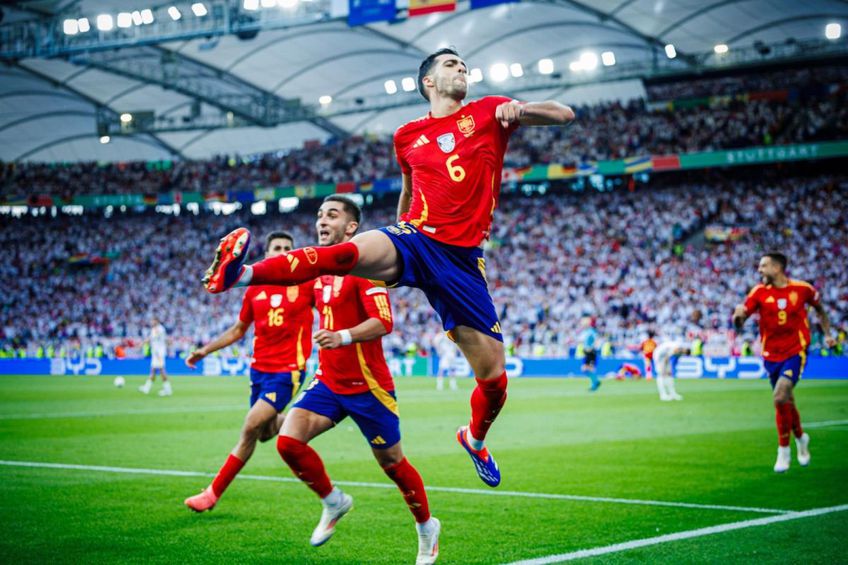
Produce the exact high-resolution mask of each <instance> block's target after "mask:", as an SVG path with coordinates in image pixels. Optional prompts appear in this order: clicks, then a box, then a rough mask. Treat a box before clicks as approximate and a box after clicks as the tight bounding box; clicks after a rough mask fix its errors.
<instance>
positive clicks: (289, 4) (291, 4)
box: [277, 0, 300, 10]
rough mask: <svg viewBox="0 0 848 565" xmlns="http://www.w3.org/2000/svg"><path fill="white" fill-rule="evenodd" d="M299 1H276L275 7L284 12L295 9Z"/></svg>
mask: <svg viewBox="0 0 848 565" xmlns="http://www.w3.org/2000/svg"><path fill="white" fill-rule="evenodd" d="M299 1H300V0H277V6H279V7H280V8H283V9H285V10H292V9H294V8H296V7H297V3H298V2H299Z"/></svg>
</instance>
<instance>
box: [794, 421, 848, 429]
mask: <svg viewBox="0 0 848 565" xmlns="http://www.w3.org/2000/svg"><path fill="white" fill-rule="evenodd" d="M845 425H848V420H827V421H825V422H810V423H809V424H805V423H804V422H801V427H803V428H811V429H815V428H826V427H828V426H845Z"/></svg>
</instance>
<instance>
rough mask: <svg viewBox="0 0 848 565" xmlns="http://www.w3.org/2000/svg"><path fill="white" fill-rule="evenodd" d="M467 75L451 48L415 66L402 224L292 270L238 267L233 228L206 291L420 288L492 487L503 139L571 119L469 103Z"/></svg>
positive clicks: (239, 240)
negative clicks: (447, 340)
mask: <svg viewBox="0 0 848 565" xmlns="http://www.w3.org/2000/svg"><path fill="white" fill-rule="evenodd" d="M467 75H468V68H467V66H466V64H465V61H463V60H462V59H461V58H460V56H459V55H458V54H457V52H456V51H454V50H452V49H440V50H439V51H436V52H435V53H432V54H431V55H429V56H428V57H427V58H425V59H424V61H422V63H421V65H420V67H419V70H418V90H419V92H420V93H421V95H422V96H423V97H424V98H425V99H426V100H427V101H428V102H429V104H430V112H428V114H427V115H426V116H423V117H421V118H419V119H417V120H413V121H411V122H409V123H407V124H405V125H403V126H401V127H400V128H399V129H398V130H397V132H395V137H394V145H395V153H396V154H397V159H398V162H399V164H400V168H401V172H402V189H401V195H400V199H399V203H398V220H399V221H398V223H397V224H395V225H393V226H388V227H385V228H382V229H379V230H372V231H369V232H365V233H362V234H359V235H357V236H356V237H355V238H353V240H352V241H349V242H344V243H341V244H338V245H332V246H328V247H320V248H317V249H313V248H307V249H296V250H295V251H293V252H292V253H291V256H292V257H293V258H296V259H297V262H296V264H295V263H294V262H290V261H283V260H280V258H276V259H271V260H267V261H263V262H260V263H257V264H255V265H250V266H243V265H242V263H243V262H244V248H245V246H246V245H247V244H248V242H249V238H250V234H249V232H248V231H247V230H246V229H244V228H240V229H238V230H235V231H234V232H232V233H230V234H229V235H227V236H226V237H225V238H224V239H222V240H221V243H220V244H219V246H218V250H217V254H216V258H215V261H214V262H213V264H212V266H211V267H210V268H209V269H208V270H207V272H206V275H205V277H204V284H205V285H206V289H207V290H208V291H209V292H213V293H215V292H223V291H225V290H227V289H229V288H231V287H233V286H245V285H250V284H297V283H300V282H303V281H306V280H309V279H312V278H314V277H316V276H320V275H347V274H353V275H355V276H358V277H363V278H367V279H371V280H379V281H383V282H386V283H388V284H389V285H392V286H395V285H397V286H411V287H416V288H420V289H422V290H423V291H424V293H425V294H426V295H427V298H428V300H429V301H430V304H431V305H432V306H433V308H434V309H435V310H436V312H438V314H439V316H440V317H441V320H442V325H443V327H444V329H445V330H446V331H449V332H451V335H452V336H453V338H454V339H455V341H456V344H457V345H458V346H459V349H460V350H461V351H462V353H463V354H464V355H465V357H466V359H467V360H468V363H469V365H470V366H471V369H472V370H473V372H474V376H475V377H476V380H477V386H476V387H475V389H474V391H473V392H472V394H471V420H470V423H469V425H468V426H462V427H460V429H459V430H458V431H457V440H458V441H459V442H460V444H461V445H462V446H463V447H464V448H465V450H466V451H467V452H468V454H469V455H470V456H471V459H472V462H473V463H474V466H475V469H476V470H477V474H478V475H479V476H480V478H481V479H482V480H483V481H484V482H485V483H486V484H488V485H489V486H493V487H494V486H497V485H498V484H500V480H501V478H500V470H499V468H498V466H497V463H496V462H495V460H494V458H493V457H492V455H491V453H490V452H489V451H488V448H487V446H485V445H484V440H485V438H486V435H487V433H488V431H489V428H490V427H491V425H492V423H493V422H494V420H495V418H496V417H497V415H498V413H499V412H500V410H501V407H502V406H503V404H504V402H505V401H506V386H507V377H506V371H505V365H506V356H505V353H504V346H503V336H502V335H501V327H500V322H499V321H498V317H497V313H496V311H495V307H494V303H493V302H492V297H491V296H490V295H489V291H488V287H487V282H486V273H485V268H486V260H485V258H484V256H483V250H482V248H481V245H482V243H483V242H484V241H485V240H486V239H487V238H488V237H489V234H490V231H491V225H492V220H493V216H494V212H495V209H496V208H497V205H498V199H499V197H500V185H501V172H502V170H503V160H504V154H505V152H506V148H507V142H508V141H509V137H510V135H511V134H512V133H513V132H514V131H515V130H516V129H517V128H518V127H519V126H522V125H524V126H541V125H565V124H567V123H569V122H570V121H571V120H573V119H574V112H573V111H572V110H571V109H570V108H568V107H566V106H563V105H562V104H559V103H558V102H553V101H547V102H529V103H522V102H518V101H515V100H511V99H509V98H505V97H502V96H486V97H484V98H481V99H479V100H473V101H471V102H468V103H464V100H465V97H466V94H467V92H468V81H467Z"/></svg>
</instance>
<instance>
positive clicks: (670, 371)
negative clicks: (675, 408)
mask: <svg viewBox="0 0 848 565" xmlns="http://www.w3.org/2000/svg"><path fill="white" fill-rule="evenodd" d="M690 352H691V349H690V348H689V346H688V345H687V344H685V343H683V342H682V341H676V340H671V341H664V342H662V343H660V344H659V345H658V346H657V347H656V349H654V351H653V364H654V369H655V370H656V375H654V378H655V380H656V381H657V391H659V393H660V400H663V401H668V400H683V397H682V396H681V395H679V394H677V390H676V389H675V388H674V364H675V362H676V361H677V359H678V358H679V357H680V356H681V355H689V353H690Z"/></svg>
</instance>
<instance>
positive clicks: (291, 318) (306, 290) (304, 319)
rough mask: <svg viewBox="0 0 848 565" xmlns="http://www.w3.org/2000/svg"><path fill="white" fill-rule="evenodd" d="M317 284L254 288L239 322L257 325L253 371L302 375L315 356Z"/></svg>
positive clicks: (245, 299)
mask: <svg viewBox="0 0 848 565" xmlns="http://www.w3.org/2000/svg"><path fill="white" fill-rule="evenodd" d="M313 284H314V283H313V281H309V282H308V283H303V284H301V285H298V286H272V285H260V286H251V287H249V288H248V289H247V290H246V291H245V293H244V298H243V299H242V304H241V313H240V314H239V320H241V321H242V322H244V323H245V324H251V323H253V324H254V331H253V333H254V338H253V360H252V362H251V367H253V368H254V369H256V370H257V371H263V372H267V373H285V372H289V371H302V370H304V368H306V359H307V358H308V357H309V354H310V353H311V352H312V306H313V304H314V303H315V302H314V300H315V297H314V296H313V294H312V285H313Z"/></svg>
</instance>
